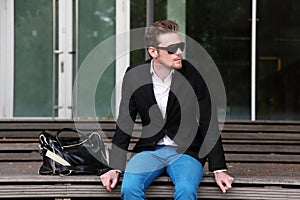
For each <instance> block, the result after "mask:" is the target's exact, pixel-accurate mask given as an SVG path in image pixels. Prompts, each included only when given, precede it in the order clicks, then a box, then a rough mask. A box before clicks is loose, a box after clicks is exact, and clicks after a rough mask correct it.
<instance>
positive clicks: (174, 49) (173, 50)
mask: <svg viewBox="0 0 300 200" xmlns="http://www.w3.org/2000/svg"><path fill="white" fill-rule="evenodd" d="M184 47H185V43H184V42H180V43H176V44H171V45H169V46H167V47H155V48H156V49H161V50H166V51H168V54H174V53H176V52H177V50H178V49H180V51H182V52H183V51H184Z"/></svg>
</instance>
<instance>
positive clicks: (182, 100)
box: [100, 20, 233, 200]
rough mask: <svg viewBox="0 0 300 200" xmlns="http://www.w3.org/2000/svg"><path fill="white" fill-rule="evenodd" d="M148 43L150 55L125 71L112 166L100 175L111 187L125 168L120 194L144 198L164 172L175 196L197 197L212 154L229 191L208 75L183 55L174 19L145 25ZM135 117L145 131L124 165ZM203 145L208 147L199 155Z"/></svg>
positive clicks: (222, 185)
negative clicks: (202, 73)
mask: <svg viewBox="0 0 300 200" xmlns="http://www.w3.org/2000/svg"><path fill="white" fill-rule="evenodd" d="M145 43H146V47H147V50H148V53H149V55H150V56H151V60H148V61H146V62H144V63H141V64H137V65H133V66H130V67H129V68H128V69H127V71H126V73H125V76H124V80H123V86H122V99H121V104H120V110H119V117H118V120H117V128H116V133H115V135H114V137H113V141H112V143H113V147H112V151H111V162H110V166H111V167H112V170H110V171H108V172H107V173H105V174H103V175H102V176H101V177H100V178H101V181H102V183H103V185H104V186H105V187H106V189H107V190H108V191H112V189H113V188H114V187H115V186H116V184H117V181H118V177H119V174H120V173H122V172H121V171H124V177H123V182H122V187H121V197H122V199H129V200H134V199H145V190H146V188H147V187H148V186H149V185H150V184H151V183H152V181H153V180H154V179H155V178H157V177H158V176H159V175H161V174H163V173H166V174H168V175H169V176H170V177H171V179H172V181H173V183H174V186H175V192H174V199H182V200H188V199H197V188H198V186H199V183H200V181H201V179H202V175H203V166H204V163H205V162H206V160H207V159H208V163H209V169H210V170H211V171H213V172H214V176H215V180H216V182H217V184H218V185H219V187H220V189H221V191H222V192H223V193H225V192H226V191H227V190H229V189H230V188H231V184H232V183H233V178H232V177H231V176H229V175H228V174H227V173H226V172H225V171H226V169H227V168H226V163H225V158H224V152H223V147H222V143H221V138H220V134H219V129H218V124H217V123H215V122H216V119H215V118H216V115H215V112H214V106H213V105H212V101H211V99H210V95H209V92H208V88H207V85H206V84H205V82H204V79H203V78H202V77H201V75H200V74H199V72H198V71H197V70H196V68H195V67H193V66H192V65H191V64H190V63H189V62H188V61H185V60H183V59H182V52H183V51H184V45H185V44H184V43H183V42H182V41H181V39H180V37H179V34H178V25H177V24H176V23H175V22H173V21H170V20H162V21H158V22H155V23H153V24H152V25H151V26H150V27H148V28H147V30H146V33H145ZM137 116H139V118H140V119H141V122H142V134H141V135H140V136H139V137H138V142H137V144H136V145H135V147H134V148H133V152H134V153H136V154H135V155H134V156H133V157H132V158H131V159H130V160H129V162H128V164H127V165H126V168H125V170H124V167H125V163H126V152H127V151H128V146H129V142H130V139H131V138H132V132H133V131H132V130H133V126H134V121H135V120H136V118H137ZM211 133H212V134H211ZM216 133H217V134H216ZM210 134H211V135H212V136H210ZM216 135H217V136H216ZM207 136H208V137H215V140H213V139H212V140H213V141H215V142H213V144H209V145H207V144H203V141H204V139H205V138H206V137H207ZM205 145H206V148H201V147H202V146H205ZM200 149H201V151H202V149H208V150H209V151H208V153H207V155H205V156H204V157H200V156H199V155H200V153H201V152H200Z"/></svg>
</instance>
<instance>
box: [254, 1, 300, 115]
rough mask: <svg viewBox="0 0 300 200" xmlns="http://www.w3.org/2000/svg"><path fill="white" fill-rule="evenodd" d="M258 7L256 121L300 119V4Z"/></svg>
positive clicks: (276, 3) (274, 3)
mask: <svg viewBox="0 0 300 200" xmlns="http://www.w3.org/2000/svg"><path fill="white" fill-rule="evenodd" d="M257 6H258V13H257V17H258V21H257V83H256V84H257V87H256V88H257V119H261V120H262V119H263V120H299V119H300V88H299V83H300V70H299V69H300V68H299V64H300V57H299V52H300V28H299V21H300V15H299V9H300V1H299V0H286V1H284V2H283V1H281V0H264V1H258V5H257Z"/></svg>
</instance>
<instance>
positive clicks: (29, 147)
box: [0, 143, 39, 151]
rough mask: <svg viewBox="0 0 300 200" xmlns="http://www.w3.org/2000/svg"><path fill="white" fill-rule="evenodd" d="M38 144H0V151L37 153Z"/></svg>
mask: <svg viewBox="0 0 300 200" xmlns="http://www.w3.org/2000/svg"><path fill="white" fill-rule="evenodd" d="M38 150H39V144H38V143H0V151H38Z"/></svg>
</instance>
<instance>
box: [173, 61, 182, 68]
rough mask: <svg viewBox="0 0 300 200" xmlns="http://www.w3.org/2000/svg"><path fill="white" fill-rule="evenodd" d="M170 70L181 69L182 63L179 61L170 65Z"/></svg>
mask: <svg viewBox="0 0 300 200" xmlns="http://www.w3.org/2000/svg"><path fill="white" fill-rule="evenodd" d="M172 68H173V69H181V68H182V61H181V60H177V61H174V62H173V63H172Z"/></svg>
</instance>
